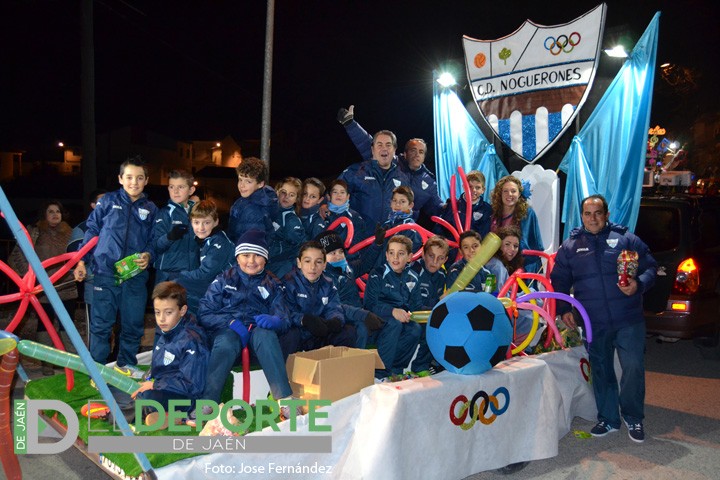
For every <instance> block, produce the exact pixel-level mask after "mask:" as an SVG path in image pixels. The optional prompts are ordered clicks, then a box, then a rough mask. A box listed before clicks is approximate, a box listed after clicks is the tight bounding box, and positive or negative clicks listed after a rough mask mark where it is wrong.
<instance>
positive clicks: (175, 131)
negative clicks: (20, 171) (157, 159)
mask: <svg viewBox="0 0 720 480" xmlns="http://www.w3.org/2000/svg"><path fill="white" fill-rule="evenodd" d="M595 5H597V3H595V2H585V1H555V2H525V1H504V2H497V3H493V2H490V1H485V0H482V1H481V0H473V1H443V2H440V1H436V2H429V1H390V0H386V1H363V2H359V1H357V2H350V1H297V0H296V1H288V0H277V1H276V5H275V49H274V65H273V110H272V112H273V115H272V132H273V144H272V146H271V174H272V175H273V176H278V175H279V174H284V173H286V172H289V173H295V174H301V176H310V175H311V174H315V175H319V176H330V175H333V174H337V173H339V172H340V171H341V170H342V168H344V166H346V165H348V164H350V163H352V162H355V161H357V160H359V158H358V157H357V154H356V153H355V151H354V149H353V147H352V146H351V144H350V142H349V140H348V139H347V137H346V135H345V133H344V130H343V129H342V128H341V127H340V125H339V124H338V123H337V122H336V120H335V117H336V112H337V109H338V108H339V107H341V106H347V105H349V104H351V103H354V104H355V105H356V115H357V119H358V121H360V123H361V124H362V125H363V126H365V127H366V128H367V129H368V130H369V131H371V132H374V131H376V130H379V129H381V128H389V129H391V130H393V131H395V132H396V133H397V135H398V139H399V141H400V143H401V145H402V144H403V143H404V141H405V140H406V139H408V138H410V137H415V136H419V137H424V138H425V139H426V140H428V141H429V142H431V143H432V70H433V69H440V68H442V67H443V65H444V64H446V63H448V62H450V63H453V62H454V64H455V65H456V67H458V68H460V69H461V70H460V73H462V75H463V78H464V67H463V63H462V62H463V60H462V43H461V38H462V35H463V34H467V35H469V36H472V37H475V38H480V39H495V38H499V37H502V36H505V35H508V34H510V33H512V32H513V31H514V30H515V29H517V28H518V27H519V26H520V24H521V23H522V22H523V21H524V20H525V19H526V18H530V19H532V20H533V21H535V22H536V23H539V24H546V25H552V24H558V23H565V22H569V21H571V20H573V19H574V18H576V17H578V16H580V15H582V14H583V13H585V12H586V11H588V10H590V9H592V8H593V7H594V6H595ZM658 10H660V11H662V13H663V15H662V17H661V20H660V41H659V47H658V59H657V60H658V61H657V63H658V65H660V64H662V63H665V62H672V63H676V64H679V65H682V66H685V67H688V68H690V69H692V71H693V73H694V74H695V77H694V78H695V83H696V84H697V89H694V90H692V91H691V92H689V93H687V94H685V95H686V96H684V97H683V96H680V94H678V92H677V91H675V90H673V89H672V88H670V87H669V86H668V85H666V84H663V82H662V81H661V80H660V79H659V77H658V78H657V79H656V84H655V91H656V96H655V103H654V108H653V115H652V118H651V123H653V124H657V123H659V124H661V125H664V126H667V127H669V128H670V129H674V130H675V131H674V134H675V135H678V136H680V135H687V130H688V127H689V121H691V120H692V118H694V117H695V116H696V115H697V114H698V113H701V112H702V111H706V110H709V109H713V108H714V109H716V108H717V97H718V95H717V94H716V93H714V91H711V90H710V88H712V87H715V86H716V85H717V84H718V81H719V80H720V79H719V78H718V77H719V76H720V75H718V71H719V70H720V69H719V68H718V66H717V51H718V46H720V42H719V41H718V28H717V21H718V19H719V18H720V16H718V10H719V8H718V6H717V2H715V1H709V0H708V1H687V2H680V1H676V2H666V1H657V2H650V1H643V0H627V1H622V2H616V1H609V2H608V17H607V21H606V33H605V45H604V46H610V44H612V43H613V42H612V39H613V37H616V36H618V35H622V36H625V37H627V38H628V39H630V42H627V46H628V47H631V46H632V45H634V43H635V41H636V40H637V39H638V38H639V36H640V35H641V34H642V32H643V31H644V29H645V28H646V27H647V25H648V23H649V22H650V20H651V19H652V16H653V14H654V13H655V12H656V11H658ZM265 13H266V3H265V2H262V1H213V2H205V1H186V0H176V1H172V2H141V1H139V0H101V1H96V2H94V14H95V15H94V19H95V24H94V28H95V90H96V126H97V132H98V133H103V132H106V131H108V130H110V129H113V128H118V127H123V126H126V125H138V126H143V127H146V128H149V129H151V130H153V131H157V132H159V133H163V134H165V135H168V136H171V137H173V138H177V139H180V140H196V139H202V140H205V139H208V140H210V139H221V138H223V137H225V136H226V135H232V136H233V137H234V138H236V139H238V140H241V139H257V138H259V136H260V127H261V122H260V119H261V102H262V81H263V56H264V42H265ZM0 19H2V25H3V28H2V30H0V65H2V75H1V76H0V113H1V114H2V117H3V122H2V124H3V126H2V128H0V148H2V149H9V148H13V149H23V150H31V149H32V147H35V146H40V145H50V144H54V143H56V142H57V141H58V140H63V141H65V142H66V143H68V144H71V145H80V143H81V137H80V51H81V50H80V48H81V41H80V38H81V37H80V33H81V30H80V25H81V23H80V22H81V21H80V1H78V0H75V1H52V0H45V1H37V0H36V1H14V0H9V1H8V0H4V1H3V2H0ZM618 66H619V64H618ZM709 92H713V93H712V94H711V93H709ZM459 93H460V95H461V96H462V97H463V98H464V99H465V100H466V101H469V100H470V96H469V93H468V92H467V88H465V89H464V90H463V89H462V88H461V90H460V91H459ZM703 94H705V95H709V99H703V97H702V95H703ZM589 106H590V105H589V104H586V106H585V109H586V110H587V111H584V112H583V113H586V114H589V113H590V111H591V110H590V109H589V108H588V107H589ZM562 145H563V144H562V143H560V144H559V148H563V147H562ZM565 145H567V143H565ZM564 148H567V147H566V146H565V147H564ZM562 153H564V152H560V153H559V155H561V154H562ZM429 163H430V164H431V165H432V161H429ZM540 163H541V164H542V161H541V162H540ZM327 165H331V166H327ZM298 166H301V167H302V169H298ZM298 170H299V171H298Z"/></svg>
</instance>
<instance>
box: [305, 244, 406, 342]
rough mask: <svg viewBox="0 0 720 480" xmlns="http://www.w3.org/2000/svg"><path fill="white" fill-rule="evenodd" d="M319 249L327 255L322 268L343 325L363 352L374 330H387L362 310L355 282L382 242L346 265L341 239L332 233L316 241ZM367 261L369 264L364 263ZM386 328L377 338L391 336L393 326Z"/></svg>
mask: <svg viewBox="0 0 720 480" xmlns="http://www.w3.org/2000/svg"><path fill="white" fill-rule="evenodd" d="M315 240H317V241H318V242H319V243H320V245H322V247H323V249H324V250H325V252H327V255H326V259H327V264H326V265H325V275H326V276H327V277H328V278H329V279H330V280H332V282H333V285H335V288H337V290H338V295H339V296H340V303H341V306H342V308H343V313H344V315H345V322H346V323H348V324H350V325H352V326H353V327H355V333H356V340H355V347H356V348H366V347H367V341H368V335H369V333H372V332H375V331H376V330H380V329H383V328H384V327H385V326H386V322H385V321H384V320H383V319H381V318H380V317H378V316H377V315H375V314H374V313H372V312H369V311H367V310H365V309H364V308H363V304H362V299H361V298H360V292H359V291H358V286H357V283H355V280H356V279H357V278H359V277H361V276H362V275H364V274H365V273H367V271H368V270H370V269H371V268H372V263H373V261H374V258H375V257H376V256H377V253H374V252H375V251H376V250H380V248H381V247H382V243H383V240H382V239H381V240H380V243H379V244H378V243H373V244H372V245H370V246H368V247H367V248H368V250H370V253H369V254H365V255H358V256H357V258H355V259H354V260H351V261H348V260H347V259H346V258H345V248H344V246H343V245H344V243H343V241H342V239H341V238H340V235H338V234H337V233H336V232H335V230H328V231H325V232H323V233H321V234H320V235H318V236H317V237H316V239H315ZM368 258H369V259H370V261H369V262H368V261H367V259H368ZM387 325H389V326H388V328H387V331H386V332H378V335H379V336H381V337H382V336H385V335H392V334H393V333H392V332H390V331H391V330H392V327H393V326H395V324H394V323H390V324H387ZM399 331H400V329H399V328H398V329H397V332H396V333H399ZM381 343H383V344H384V342H383V340H382V339H380V340H378V344H381Z"/></svg>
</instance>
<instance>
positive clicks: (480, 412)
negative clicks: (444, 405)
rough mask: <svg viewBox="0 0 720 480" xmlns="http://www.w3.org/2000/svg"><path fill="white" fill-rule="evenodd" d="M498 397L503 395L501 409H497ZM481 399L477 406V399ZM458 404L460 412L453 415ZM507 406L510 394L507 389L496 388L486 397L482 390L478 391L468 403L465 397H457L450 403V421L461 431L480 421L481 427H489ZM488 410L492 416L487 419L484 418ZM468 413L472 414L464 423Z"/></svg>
mask: <svg viewBox="0 0 720 480" xmlns="http://www.w3.org/2000/svg"><path fill="white" fill-rule="evenodd" d="M499 395H503V396H504V397H505V398H504V402H503V406H502V408H499V405H500V402H499V401H498V398H497V397H498V396H499ZM481 397H482V400H481V401H480V404H479V405H478V404H477V401H478V398H481ZM458 404H461V407H460V412H458V415H455V409H456V408H457V405H458ZM509 406H510V392H508V389H507V388H505V387H498V389H497V390H495V392H493V394H492V395H488V394H487V393H486V392H485V391H484V390H480V391H479V392H477V393H476V394H475V395H474V396H473V397H472V400H470V401H468V399H467V397H466V396H465V395H458V396H457V397H455V399H454V400H453V401H452V403H450V421H451V422H452V423H453V425H457V426H458V427H460V428H462V429H463V430H469V429H471V428H472V427H473V425H475V422H476V421H477V420H480V423H482V424H483V425H490V424H491V423H493V422H494V421H495V419H496V418H497V417H498V415H502V414H503V413H505V412H506V411H507V409H508V407H509ZM488 409H490V411H491V412H492V415H490V416H489V417H487V416H485V415H486V413H487V411H488ZM468 411H470V412H472V413H471V414H470V421H469V422H468V423H465V420H466V419H467V417H468Z"/></svg>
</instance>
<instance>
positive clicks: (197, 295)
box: [175, 227, 237, 314]
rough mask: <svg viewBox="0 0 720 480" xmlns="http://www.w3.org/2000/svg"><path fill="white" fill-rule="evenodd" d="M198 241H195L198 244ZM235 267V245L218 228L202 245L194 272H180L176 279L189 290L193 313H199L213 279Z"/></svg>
mask: <svg viewBox="0 0 720 480" xmlns="http://www.w3.org/2000/svg"><path fill="white" fill-rule="evenodd" d="M196 240H197V239H196ZM196 240H193V241H194V242H195V243H196V244H197V241H196ZM234 265H237V261H236V260H235V245H233V243H232V242H231V241H230V239H229V238H228V237H227V235H226V234H225V232H223V231H222V230H220V228H217V227H216V228H215V230H214V231H213V233H212V234H211V235H210V236H208V237H207V238H206V239H205V240H203V241H202V243H201V244H200V256H199V265H198V266H197V267H196V268H194V269H192V270H184V271H182V272H180V273H179V274H178V275H177V277H176V278H175V281H176V282H178V283H179V284H180V285H182V286H183V287H185V289H186V290H187V298H188V308H189V310H190V312H191V313H193V314H196V313H197V311H198V307H199V306H200V299H201V298H202V297H203V296H204V295H205V292H206V291H207V289H208V286H209V285H210V283H211V282H212V281H213V279H215V277H217V276H218V275H219V274H220V273H222V272H223V271H225V270H228V269H229V268H232V267H233V266H234Z"/></svg>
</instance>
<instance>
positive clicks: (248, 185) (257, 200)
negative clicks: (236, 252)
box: [227, 157, 278, 242]
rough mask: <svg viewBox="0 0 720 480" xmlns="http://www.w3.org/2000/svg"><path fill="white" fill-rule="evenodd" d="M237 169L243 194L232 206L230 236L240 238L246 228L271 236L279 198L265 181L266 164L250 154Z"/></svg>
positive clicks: (234, 239) (239, 185) (239, 188)
mask: <svg viewBox="0 0 720 480" xmlns="http://www.w3.org/2000/svg"><path fill="white" fill-rule="evenodd" d="M235 170H236V171H237V175H238V190H239V191H240V198H238V199H237V200H236V201H235V203H233V206H232V208H230V221H229V222H228V232H227V233H228V237H230V240H231V241H233V242H237V241H238V239H239V238H240V237H241V236H243V234H244V233H245V232H247V231H249V230H254V229H256V230H261V231H263V232H264V233H265V238H268V237H269V235H270V233H272V231H273V227H272V219H273V218H275V214H276V212H277V208H278V200H277V194H275V190H273V189H272V188H270V187H268V186H266V185H265V182H267V178H268V169H267V165H266V164H265V162H263V161H262V160H260V159H259V158H255V157H248V158H245V159H243V161H242V163H241V164H240V165H238V166H237V168H236V169H235Z"/></svg>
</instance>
